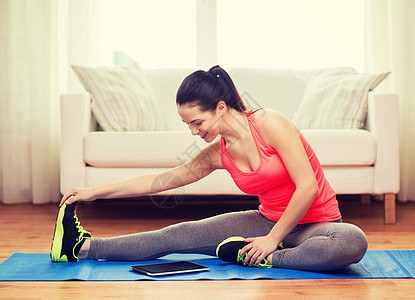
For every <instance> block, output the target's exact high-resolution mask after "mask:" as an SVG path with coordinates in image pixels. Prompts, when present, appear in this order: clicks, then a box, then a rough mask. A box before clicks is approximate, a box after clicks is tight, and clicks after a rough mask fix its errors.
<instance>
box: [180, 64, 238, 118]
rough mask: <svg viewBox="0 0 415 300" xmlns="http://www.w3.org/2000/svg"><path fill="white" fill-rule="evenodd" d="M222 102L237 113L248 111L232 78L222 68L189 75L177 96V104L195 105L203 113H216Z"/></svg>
mask: <svg viewBox="0 0 415 300" xmlns="http://www.w3.org/2000/svg"><path fill="white" fill-rule="evenodd" d="M221 100H223V101H224V102H225V103H226V105H227V106H229V107H231V108H233V109H236V110H237V111H240V112H243V111H245V110H246V106H245V104H244V103H243V101H242V98H241V96H239V93H238V91H237V90H236V87H235V84H234V83H233V81H232V79H231V77H230V76H229V74H228V73H227V72H226V71H225V70H224V69H222V68H221V67H220V66H214V67H212V68H210V70H209V71H208V72H206V71H202V70H199V71H196V72H193V73H192V74H190V75H188V76H187V77H186V78H185V79H184V80H183V82H182V84H181V85H180V87H179V89H178V90H177V95H176V104H178V105H183V104H190V103H194V104H196V105H199V106H200V110H202V111H214V110H215V109H216V106H217V105H218V103H219V101H221Z"/></svg>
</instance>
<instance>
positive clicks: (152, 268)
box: [130, 261, 209, 276]
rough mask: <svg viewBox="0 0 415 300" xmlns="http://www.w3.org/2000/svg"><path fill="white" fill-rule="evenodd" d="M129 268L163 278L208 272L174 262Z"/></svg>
mask: <svg viewBox="0 0 415 300" xmlns="http://www.w3.org/2000/svg"><path fill="white" fill-rule="evenodd" d="M130 268H131V270H132V271H134V272H138V273H142V274H146V275H149V276H164V275H174V274H183V273H191V272H202V271H208V270H209V267H206V266H202V265H199V264H195V263H192V262H189V261H176V262H169V263H160V264H151V265H141V266H131V267H130Z"/></svg>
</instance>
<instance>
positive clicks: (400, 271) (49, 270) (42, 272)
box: [0, 250, 415, 281]
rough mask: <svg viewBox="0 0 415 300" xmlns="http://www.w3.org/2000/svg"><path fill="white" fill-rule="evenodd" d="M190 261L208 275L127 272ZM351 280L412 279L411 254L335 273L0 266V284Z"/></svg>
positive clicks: (385, 254) (372, 254)
mask: <svg viewBox="0 0 415 300" xmlns="http://www.w3.org/2000/svg"><path fill="white" fill-rule="evenodd" d="M175 260H190V261H192V262H195V263H199V264H202V265H205V266H208V267H210V271H208V272H201V273H193V274H182V275H172V276H163V277H150V276H146V275H141V274H138V273H135V272H132V271H130V269H129V266H130V265H139V264H148V263H158V262H169V261H175ZM347 278H349V279H352V278H353V279H355V278H415V250H393V251H386V250H376V251H368V252H367V253H366V255H365V256H364V258H363V259H362V261H360V262H359V263H358V264H353V265H350V266H348V267H347V268H344V269H342V270H338V271H335V272H308V271H298V270H289V269H278V268H271V269H258V268H252V267H244V266H237V265H234V264H230V263H225V262H223V261H221V260H219V259H218V258H215V257H212V256H206V255H197V254H190V255H189V254H170V255H167V256H164V257H163V258H160V259H157V260H152V261H140V262H125V261H124V262H119V261H92V260H82V261H79V262H76V263H52V262H51V261H50V257H49V254H46V253H33V254H27V253H15V254H13V255H12V256H10V257H9V258H8V259H7V260H6V261H5V262H3V263H2V264H1V265H0V281H62V280H90V281H126V280H159V281H160V280H170V281H171V280H201V279H205V280H229V279H347Z"/></svg>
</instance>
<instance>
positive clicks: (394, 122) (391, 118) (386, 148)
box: [366, 92, 399, 194]
mask: <svg viewBox="0 0 415 300" xmlns="http://www.w3.org/2000/svg"><path fill="white" fill-rule="evenodd" d="M398 101H399V99H398V95H397V94H393V93H388V94H386V93H374V92H370V93H369V94H368V115H367V121H366V127H367V130H369V131H370V132H371V133H372V134H373V135H374V136H375V138H376V142H377V155H376V163H375V183H374V185H375V186H374V191H375V194H385V193H393V194H396V193H398V192H399V107H398V105H399V104H398Z"/></svg>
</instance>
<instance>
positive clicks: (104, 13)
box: [99, 0, 196, 68]
mask: <svg viewBox="0 0 415 300" xmlns="http://www.w3.org/2000/svg"><path fill="white" fill-rule="evenodd" d="M99 5H100V7H101V8H100V9H101V15H100V23H101V27H100V48H99V49H100V63H101V64H106V65H111V64H112V63H113V55H114V52H124V53H125V54H127V55H128V56H130V57H131V58H133V59H134V60H135V61H137V62H138V63H139V64H140V66H142V67H143V68H157V67H193V66H195V65H196V20H195V17H196V14H195V11H196V8H195V1H194V0H175V1H166V0H152V1H148V0H101V2H100V3H99Z"/></svg>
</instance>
